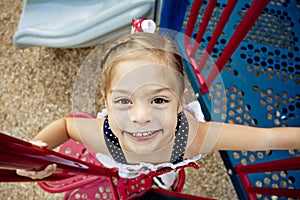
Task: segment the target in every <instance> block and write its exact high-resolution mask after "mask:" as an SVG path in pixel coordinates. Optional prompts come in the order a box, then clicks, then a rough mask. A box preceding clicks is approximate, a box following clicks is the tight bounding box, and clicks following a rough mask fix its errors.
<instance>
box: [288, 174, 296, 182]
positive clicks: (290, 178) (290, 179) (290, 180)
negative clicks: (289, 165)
mask: <svg viewBox="0 0 300 200" xmlns="http://www.w3.org/2000/svg"><path fill="white" fill-rule="evenodd" d="M288 180H289V182H290V183H291V184H294V183H295V181H296V179H295V177H293V176H290V177H289V178H288Z"/></svg>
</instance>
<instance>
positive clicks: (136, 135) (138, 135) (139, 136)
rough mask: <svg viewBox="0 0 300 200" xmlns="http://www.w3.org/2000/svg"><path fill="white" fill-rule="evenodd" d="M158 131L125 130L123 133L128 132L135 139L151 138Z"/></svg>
mask: <svg viewBox="0 0 300 200" xmlns="http://www.w3.org/2000/svg"><path fill="white" fill-rule="evenodd" d="M160 131H161V130H156V131H145V132H127V131H125V133H127V134H129V135H130V136H131V137H133V138H136V139H151V138H153V137H154V136H155V135H156V134H157V133H159V132H160Z"/></svg>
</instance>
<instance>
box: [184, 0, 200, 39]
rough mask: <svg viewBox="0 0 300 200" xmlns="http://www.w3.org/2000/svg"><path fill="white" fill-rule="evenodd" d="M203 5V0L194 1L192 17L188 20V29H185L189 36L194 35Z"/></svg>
mask: <svg viewBox="0 0 300 200" xmlns="http://www.w3.org/2000/svg"><path fill="white" fill-rule="evenodd" d="M201 6H202V0H196V1H194V3H193V6H192V10H191V13H190V17H189V20H188V24H187V27H186V30H185V35H187V36H189V37H191V36H192V33H193V30H194V26H195V23H196V21H197V18H198V13H199V10H200V8H201Z"/></svg>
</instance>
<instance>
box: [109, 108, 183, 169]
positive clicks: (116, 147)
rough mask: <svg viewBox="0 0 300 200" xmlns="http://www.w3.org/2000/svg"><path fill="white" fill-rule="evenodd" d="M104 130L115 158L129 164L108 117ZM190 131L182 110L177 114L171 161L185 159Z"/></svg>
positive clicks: (174, 162) (176, 161) (110, 150)
mask: <svg viewBox="0 0 300 200" xmlns="http://www.w3.org/2000/svg"><path fill="white" fill-rule="evenodd" d="M103 132H104V140H105V142H106V146H107V148H108V150H109V152H110V154H111V155H112V157H113V158H114V160H115V161H117V162H119V163H122V164H128V163H127V161H126V158H125V156H124V153H123V151H122V148H121V146H120V143H119V140H118V138H117V137H116V136H115V134H113V132H112V131H111V129H110V126H109V123H108V118H106V119H105V120H104V125H103ZM188 132H189V124H188V121H187V119H186V116H185V115H184V113H183V112H180V113H179V114H178V116H177V126H176V130H175V140H174V145H173V149H172V155H171V159H170V162H171V163H173V164H176V163H178V162H181V161H182V160H183V156H184V152H185V149H186V144H187V138H188Z"/></svg>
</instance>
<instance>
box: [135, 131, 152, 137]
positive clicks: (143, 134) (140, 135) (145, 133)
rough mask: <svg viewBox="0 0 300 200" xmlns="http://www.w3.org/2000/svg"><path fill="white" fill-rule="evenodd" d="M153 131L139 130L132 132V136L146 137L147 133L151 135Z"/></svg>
mask: <svg viewBox="0 0 300 200" xmlns="http://www.w3.org/2000/svg"><path fill="white" fill-rule="evenodd" d="M153 133H154V132H152V131H148V132H139V133H132V135H133V137H146V136H149V135H152V134H153Z"/></svg>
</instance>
